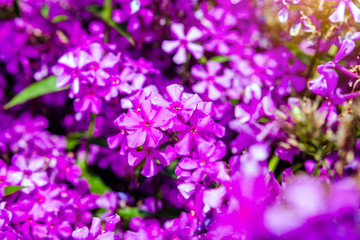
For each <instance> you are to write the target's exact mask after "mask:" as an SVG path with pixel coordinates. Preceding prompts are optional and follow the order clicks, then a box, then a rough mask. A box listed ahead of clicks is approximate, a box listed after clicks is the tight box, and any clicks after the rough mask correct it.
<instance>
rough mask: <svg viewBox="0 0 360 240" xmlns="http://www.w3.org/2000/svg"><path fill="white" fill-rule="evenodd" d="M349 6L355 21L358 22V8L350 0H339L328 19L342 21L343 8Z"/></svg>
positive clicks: (359, 15) (359, 19)
mask: <svg viewBox="0 0 360 240" xmlns="http://www.w3.org/2000/svg"><path fill="white" fill-rule="evenodd" d="M346 6H347V7H348V8H349V11H350V13H351V15H352V16H353V18H354V20H355V22H360V9H359V8H358V7H357V6H356V5H355V3H353V2H352V1H351V0H340V2H339V5H338V6H337V7H336V10H335V12H334V13H333V14H331V16H330V17H329V19H330V20H331V21H332V22H343V21H344V17H345V8H346Z"/></svg>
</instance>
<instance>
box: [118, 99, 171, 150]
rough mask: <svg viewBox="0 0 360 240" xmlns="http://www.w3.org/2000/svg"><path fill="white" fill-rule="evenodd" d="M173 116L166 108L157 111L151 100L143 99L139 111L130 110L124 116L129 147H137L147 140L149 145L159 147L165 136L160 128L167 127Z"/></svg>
mask: <svg viewBox="0 0 360 240" xmlns="http://www.w3.org/2000/svg"><path fill="white" fill-rule="evenodd" d="M171 116H172V115H171V113H170V112H169V111H168V110H166V109H161V110H160V111H157V112H156V111H155V110H153V108H152V106H151V102H150V100H145V101H143V102H142V103H141V104H140V109H139V111H137V110H136V111H134V110H132V111H129V112H128V114H126V116H125V117H124V126H125V128H126V130H127V132H128V133H129V135H128V136H127V141H128V144H129V147H131V148H136V147H138V146H141V145H143V144H144V143H145V142H146V144H147V146H148V147H157V146H158V144H159V142H160V140H161V139H162V138H163V133H162V132H161V130H159V129H158V128H161V127H165V126H166V125H167V124H168V123H169V121H170V119H171Z"/></svg>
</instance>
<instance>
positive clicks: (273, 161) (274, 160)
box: [269, 155, 280, 172]
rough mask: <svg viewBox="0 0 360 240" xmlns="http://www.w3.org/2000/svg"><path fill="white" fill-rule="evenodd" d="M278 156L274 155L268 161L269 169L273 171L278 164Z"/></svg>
mask: <svg viewBox="0 0 360 240" xmlns="http://www.w3.org/2000/svg"><path fill="white" fill-rule="evenodd" d="M279 161H280V159H279V157H278V156H276V155H274V156H273V157H272V158H271V159H270V162H269V171H271V172H275V170H276V167H277V165H278V164H279Z"/></svg>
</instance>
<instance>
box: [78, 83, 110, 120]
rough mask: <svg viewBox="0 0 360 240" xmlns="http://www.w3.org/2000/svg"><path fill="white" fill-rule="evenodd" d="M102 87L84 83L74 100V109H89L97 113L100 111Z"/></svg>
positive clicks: (83, 110) (84, 110) (79, 110)
mask: <svg viewBox="0 0 360 240" xmlns="http://www.w3.org/2000/svg"><path fill="white" fill-rule="evenodd" d="M103 95H104V92H103V89H100V88H98V87H93V86H87V85H84V86H83V87H81V91H80V92H79V94H78V95H77V97H78V98H76V99H75V101H74V110H75V111H76V112H86V111H88V110H89V111H90V112H92V113H96V114H99V113H100V111H101V105H102V99H101V96H103Z"/></svg>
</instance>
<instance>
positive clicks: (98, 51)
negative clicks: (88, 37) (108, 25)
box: [82, 43, 120, 86]
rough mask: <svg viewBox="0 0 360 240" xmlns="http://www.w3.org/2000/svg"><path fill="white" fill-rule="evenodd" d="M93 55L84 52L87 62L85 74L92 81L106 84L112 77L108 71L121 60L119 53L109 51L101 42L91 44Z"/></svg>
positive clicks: (90, 48)
mask: <svg viewBox="0 0 360 240" xmlns="http://www.w3.org/2000/svg"><path fill="white" fill-rule="evenodd" d="M89 51H90V53H91V55H88V54H85V53H84V54H83V55H84V58H87V59H86V60H84V61H85V62H86V63H87V64H86V65H84V66H83V67H82V70H83V74H84V75H85V76H87V77H88V80H89V81H90V83H95V84H96V85H98V86H105V85H106V83H107V80H108V78H109V77H110V75H109V73H108V71H109V70H110V69H112V68H114V67H115V66H116V64H117V63H118V62H119V57H120V56H119V54H118V55H117V56H115V55H114V54H113V53H107V54H106V55H105V50H104V49H103V47H102V46H101V45H100V44H99V43H92V44H90V46H89Z"/></svg>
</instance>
